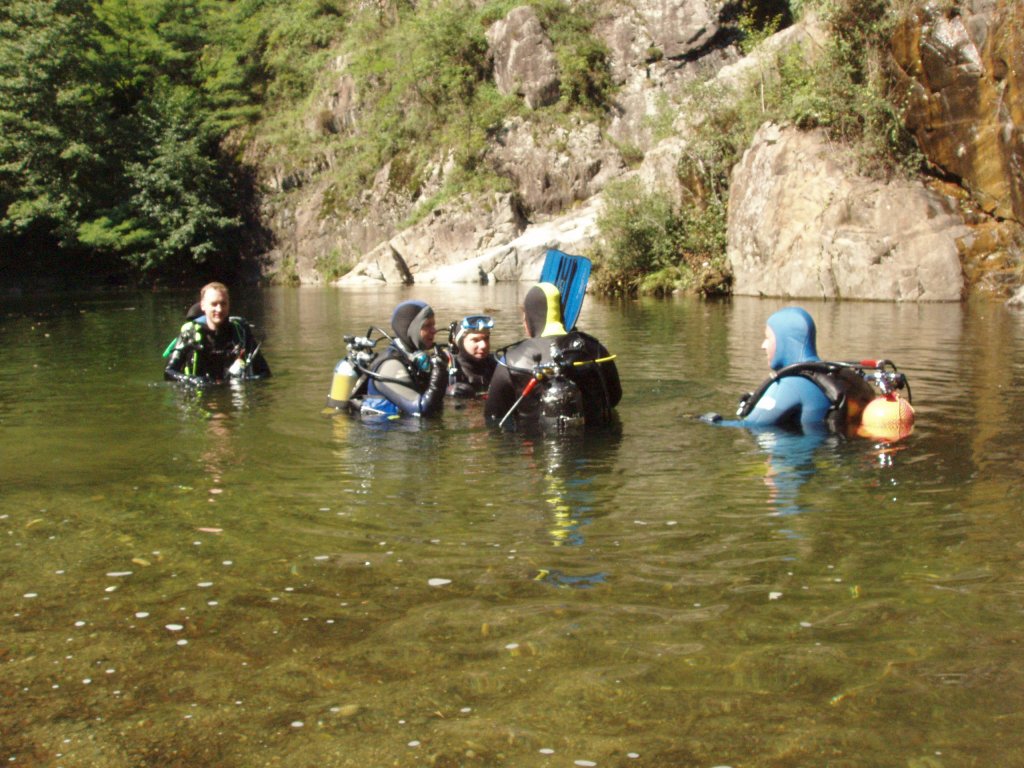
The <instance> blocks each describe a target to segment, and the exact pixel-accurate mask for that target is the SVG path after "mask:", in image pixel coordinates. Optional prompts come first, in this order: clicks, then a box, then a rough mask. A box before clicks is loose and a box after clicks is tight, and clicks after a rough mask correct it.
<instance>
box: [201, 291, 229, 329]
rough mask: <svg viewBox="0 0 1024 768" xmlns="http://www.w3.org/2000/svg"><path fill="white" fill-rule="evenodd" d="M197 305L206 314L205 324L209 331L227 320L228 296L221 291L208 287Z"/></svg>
mask: <svg viewBox="0 0 1024 768" xmlns="http://www.w3.org/2000/svg"><path fill="white" fill-rule="evenodd" d="M199 307H200V309H202V310H203V314H204V315H206V326H207V327H208V328H209V329H210V330H211V331H216V330H217V329H218V328H220V327H221V326H222V325H223V324H224V323H225V322H227V319H228V312H229V311H230V309H231V307H230V303H229V302H228V297H227V296H226V295H225V294H224V292H223V291H218V290H215V289H210V290H208V291H207V292H206V293H204V294H203V298H202V299H200V301H199Z"/></svg>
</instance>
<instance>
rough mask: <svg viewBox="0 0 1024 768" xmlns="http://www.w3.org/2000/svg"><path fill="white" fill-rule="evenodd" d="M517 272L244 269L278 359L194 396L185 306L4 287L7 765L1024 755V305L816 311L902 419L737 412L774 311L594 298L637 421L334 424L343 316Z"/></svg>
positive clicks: (355, 317)
mask: <svg viewBox="0 0 1024 768" xmlns="http://www.w3.org/2000/svg"><path fill="white" fill-rule="evenodd" d="M526 287H528V286H497V287H493V286H492V287H476V286H472V287H461V288H459V289H448V288H438V287H432V286H427V287H423V288H418V289H416V291H415V293H410V292H407V291H400V290H390V291H385V292H371V291H354V290H348V291H338V290H327V289H279V290H270V291H265V292H260V293H252V294H248V295H246V294H241V293H240V294H239V295H237V296H235V297H233V298H234V302H233V309H234V310H235V311H237V312H239V313H241V314H244V315H246V316H247V317H249V318H250V319H251V320H253V321H255V322H256V324H257V326H258V328H259V331H260V333H261V334H263V335H265V337H266V341H265V344H264V350H265V352H266V355H267V358H268V360H269V362H270V364H271V366H272V367H273V369H274V374H275V375H274V378H273V379H272V380H270V381H268V382H262V383H257V384H252V385H248V386H247V387H244V388H242V389H239V390H234V391H232V390H226V391H222V392H216V393H207V394H204V395H203V396H202V397H194V396H187V395H185V394H183V393H181V392H179V391H176V390H175V389H173V388H171V387H170V386H169V385H166V384H164V383H163V382H162V381H161V371H162V365H161V361H160V359H159V355H160V353H161V352H162V350H163V349H164V347H165V346H166V344H167V342H168V341H169V340H170V338H172V337H173V335H174V333H175V331H176V328H177V326H178V325H179V324H180V323H181V320H182V313H183V310H184V308H185V307H186V306H187V305H188V304H189V303H190V297H185V296H169V295H106V296H74V297H65V298H63V299H58V298H50V297H47V298H42V299H39V298H35V299H31V300H30V299H5V300H2V301H0V356H2V357H0V360H2V365H0V488H2V495H0V535H2V536H3V540H4V542H5V544H6V546H5V547H4V548H3V554H2V555H0V575H2V577H3V587H2V590H0V761H2V762H4V763H7V764H10V765H14V766H65V767H66V768H72V767H79V766H83V767H84V766H90V767H96V766H98V767H101V768H102V767H108V766H278V765H279V766H495V765H506V766H543V767H549V766H550V767H551V768H558V767H561V766H574V765H592V764H593V765H597V766H658V767H659V768H660V767H662V766H695V767H701V768H704V767H706V768H712V767H713V766H732V767H733V768H747V767H750V766H844V767H846V766H848V767H850V768H854V767H858V768H859V767H860V766H908V768H910V767H912V768H937V767H946V766H948V767H952V766H991V765H1022V764H1024V735H1022V734H1024V655H1022V653H1021V649H1022V642H1024V614H1022V610H1024V568H1022V563H1024V526H1022V522H1024V521H1022V510H1024V479H1022V472H1021V470H1022V468H1024V460H1022V458H1021V449H1022V446H1024V422H1022V420H1021V417H1020V413H1021V410H1022V407H1024V394H1022V386H1021V385H1022V383H1024V314H1014V313H1013V312H1011V311H1008V310H1006V309H1004V308H1002V307H1000V306H990V305H984V304H980V305H969V306H957V305H934V306H933V305H925V306H915V305H889V304H865V303H841V304H836V303H832V304H817V303H813V302H808V303H805V304H804V305H805V306H807V307H808V308H809V309H810V310H811V312H812V313H813V314H814V315H815V317H816V318H817V320H818V323H819V348H820V350H821V351H822V353H823V354H824V355H825V356H831V357H835V358H844V359H849V358H855V357H870V356H885V357H890V358H892V359H893V360H895V361H896V362H897V364H899V365H900V367H901V368H902V369H903V370H905V371H906V373H907V375H908V377H909V378H910V381H911V384H912V387H913V396H914V404H915V406H916V408H917V413H918V424H917V427H916V429H915V431H914V433H913V434H912V435H911V436H910V437H909V438H907V439H906V440H904V441H903V442H901V443H898V444H896V445H894V446H887V445H884V444H881V443H876V442H872V441H870V440H866V439H851V440H844V441H839V440H835V439H829V440H819V441H814V440H810V441H808V440H807V439H798V438H785V437H782V438H780V437H771V436H760V437H755V436H752V435H750V434H748V433H747V432H745V431H743V430H731V429H716V428H712V427H709V426H707V425H704V424H701V423H699V422H696V421H695V420H693V419H692V418H690V416H691V415H692V414H695V413H701V412H704V411H708V410H718V411H723V412H728V411H729V410H730V408H731V407H732V405H733V403H734V402H735V399H736V397H737V396H738V394H740V393H741V392H743V391H746V390H749V389H751V388H753V387H754V386H755V385H756V384H757V383H758V382H759V381H760V380H761V379H762V378H763V376H764V373H765V370H764V359H763V355H762V353H761V351H760V350H759V348H758V346H759V344H760V341H761V338H762V329H763V323H764V319H765V318H766V317H767V316H768V315H769V314H770V313H771V312H772V311H774V310H775V309H777V308H778V307H779V306H780V304H779V303H777V302H772V301H767V300H740V299H736V300H734V301H732V302H728V303H721V304H702V303H700V302H695V301H688V300H676V301H670V302H658V301H645V302H634V303H611V302H602V301H600V300H597V299H594V298H593V297H590V298H588V299H587V303H586V305H585V307H584V310H583V315H582V318H581V323H580V324H581V327H583V328H585V329H586V330H589V331H591V332H592V333H594V334H595V335H597V336H598V337H599V338H601V340H602V341H604V342H605V344H606V345H607V346H608V347H609V348H610V349H611V350H612V351H613V352H616V353H617V354H618V355H619V359H618V363H619V368H620V371H621V374H622V379H623V389H624V392H625V394H624V398H623V401H622V403H621V405H620V407H619V409H618V410H619V414H620V417H621V430H619V431H618V432H613V433H611V434H603V435H599V436H595V437H591V438H588V439H586V440H578V439H569V440H565V439H563V440H561V441H557V440H543V439H541V440H528V439H524V438H522V437H520V436H515V435H502V434H495V433H492V432H490V431H488V430H487V429H486V428H485V427H484V426H483V422H482V415H481V410H480V407H479V404H478V403H477V404H471V405H470V406H469V407H466V408H464V409H461V410H455V409H449V410H448V411H447V412H446V413H445V415H444V417H443V419H442V420H441V421H440V422H436V423H428V424H424V425H422V426H420V427H419V428H411V427H405V428H392V429H390V430H381V429H370V428H367V427H365V426H364V425H361V424H359V423H356V422H352V421H350V420H349V419H347V418H343V417H330V416H325V415H324V414H323V413H322V412H321V409H322V406H323V403H324V398H325V395H326V393H327V389H328V386H329V383H330V373H331V369H332V367H333V365H334V363H335V362H336V360H337V358H338V357H339V356H340V354H341V353H342V347H343V345H342V341H341V335H342V334H343V333H363V332H364V331H365V330H366V328H367V327H368V326H369V325H370V324H372V323H381V322H383V321H385V320H386V318H387V317H388V316H389V314H390V309H391V307H392V306H393V305H394V304H395V303H396V302H397V301H399V300H400V299H402V298H407V297H410V296H412V295H415V296H418V297H422V298H425V299H426V300H428V301H430V302H431V303H432V304H433V305H434V306H435V308H436V309H437V312H438V315H439V320H440V321H441V322H439V325H443V324H445V323H446V322H447V321H448V320H449V319H454V318H455V317H456V316H458V315H461V314H463V313H464V312H469V311H479V310H480V309H482V308H487V309H488V310H490V311H493V312H494V314H495V315H496V317H497V318H498V327H497V328H496V330H495V340H496V341H497V342H498V343H499V344H501V343H507V342H511V341H513V340H514V339H516V338H517V337H518V335H519V331H518V330H517V327H516V326H517V324H518V321H517V312H516V309H515V307H516V305H517V303H518V302H519V301H520V300H521V298H522V292H523V291H524V290H525V288H526Z"/></svg>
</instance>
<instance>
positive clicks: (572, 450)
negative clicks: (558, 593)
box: [496, 424, 622, 589]
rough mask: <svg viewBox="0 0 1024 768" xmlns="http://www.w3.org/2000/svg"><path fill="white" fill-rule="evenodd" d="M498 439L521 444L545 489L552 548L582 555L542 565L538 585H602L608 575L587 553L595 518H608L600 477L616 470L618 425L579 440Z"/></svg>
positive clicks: (619, 438)
mask: <svg viewBox="0 0 1024 768" xmlns="http://www.w3.org/2000/svg"><path fill="white" fill-rule="evenodd" d="M496 437H498V436H496ZM500 437H501V439H504V440H506V441H507V440H520V441H521V455H522V456H523V457H525V458H526V459H527V467H528V468H529V471H530V472H532V473H534V474H535V476H536V477H537V478H538V480H539V484H540V486H541V488H542V490H541V495H542V498H543V500H544V505H545V510H546V522H547V526H548V527H547V536H548V539H549V541H550V544H551V546H552V547H555V548H558V549H563V548H571V549H579V550H583V551H580V552H579V553H573V554H572V555H571V556H568V557H565V558H552V560H551V561H550V562H549V563H543V564H541V566H540V567H539V568H538V570H537V573H536V575H535V576H534V579H535V580H537V581H540V582H543V583H545V584H549V585H551V586H555V587H563V588H569V587H571V588H577V589H586V588H590V587H594V586H597V585H600V584H604V583H605V582H606V581H607V580H608V572H607V571H606V570H604V569H603V568H600V567H598V563H596V562H594V560H595V557H596V553H595V552H594V551H590V552H587V551H586V548H585V545H586V537H585V533H586V528H587V527H588V526H590V525H591V524H592V523H593V522H594V516H595V515H598V516H601V515H604V514H607V513H608V510H607V509H604V508H602V505H601V501H602V499H601V497H600V496H599V495H598V494H597V492H596V491H595V487H596V486H597V485H599V484H600V482H601V481H600V476H601V475H602V474H606V473H607V472H608V471H609V469H610V468H611V467H613V466H614V465H615V462H616V454H617V452H618V449H619V445H620V444H621V441H622V430H621V427H620V426H619V425H618V424H616V425H614V426H611V427H608V428H606V429H599V430H589V431H587V432H578V433H575V434H564V435H502V436H500ZM581 561H582V562H581Z"/></svg>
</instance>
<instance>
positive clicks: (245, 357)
mask: <svg viewBox="0 0 1024 768" xmlns="http://www.w3.org/2000/svg"><path fill="white" fill-rule="evenodd" d="M199 309H200V311H201V314H200V315H199V316H197V317H194V318H191V319H189V320H188V322H186V323H185V324H184V325H183V326H181V331H180V332H179V334H178V338H177V339H176V340H175V341H174V342H173V344H172V346H171V347H168V351H167V352H166V353H165V356H167V355H169V356H170V358H169V359H168V361H167V366H166V367H165V368H164V378H165V379H167V380H168V381H178V382H183V383H187V384H190V385H193V386H197V387H204V386H209V385H210V384H220V383H222V382H224V381H228V380H231V379H265V378H268V377H269V376H270V366H269V365H268V364H267V361H266V359H265V358H264V357H263V353H262V352H261V351H260V349H259V348H260V343H259V342H258V340H257V339H256V334H255V332H254V330H253V327H252V325H251V324H250V323H249V322H248V321H246V320H245V319H243V318H241V317H232V316H230V315H229V310H230V299H229V297H228V289H227V286H225V285H224V284H223V283H209V284H208V285H204V286H203V288H202V289H201V290H200V292H199ZM191 314H192V313H191V312H190V315H191Z"/></svg>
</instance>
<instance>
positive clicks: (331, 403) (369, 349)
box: [327, 327, 380, 410]
mask: <svg viewBox="0 0 1024 768" xmlns="http://www.w3.org/2000/svg"><path fill="white" fill-rule="evenodd" d="M373 330H374V329H373V328H372V327H371V328H370V329H369V330H368V331H367V332H366V335H365V336H345V337H344V338H345V346H346V349H347V354H346V355H345V357H343V358H341V360H339V361H338V364H337V365H335V366H334V375H333V377H332V378H331V389H330V391H329V392H328V393H327V407H328V408H338V409H343V410H347V409H348V408H349V407H350V405H351V400H352V398H353V397H358V396H360V395H362V394H363V393H364V392H365V384H366V379H367V375H368V369H369V368H370V366H371V365H372V364H373V360H374V358H375V357H376V354H375V353H374V351H373V348H374V347H375V346H376V344H377V342H378V341H380V339H373V338H371V337H370V334H371V333H372V332H373Z"/></svg>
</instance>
